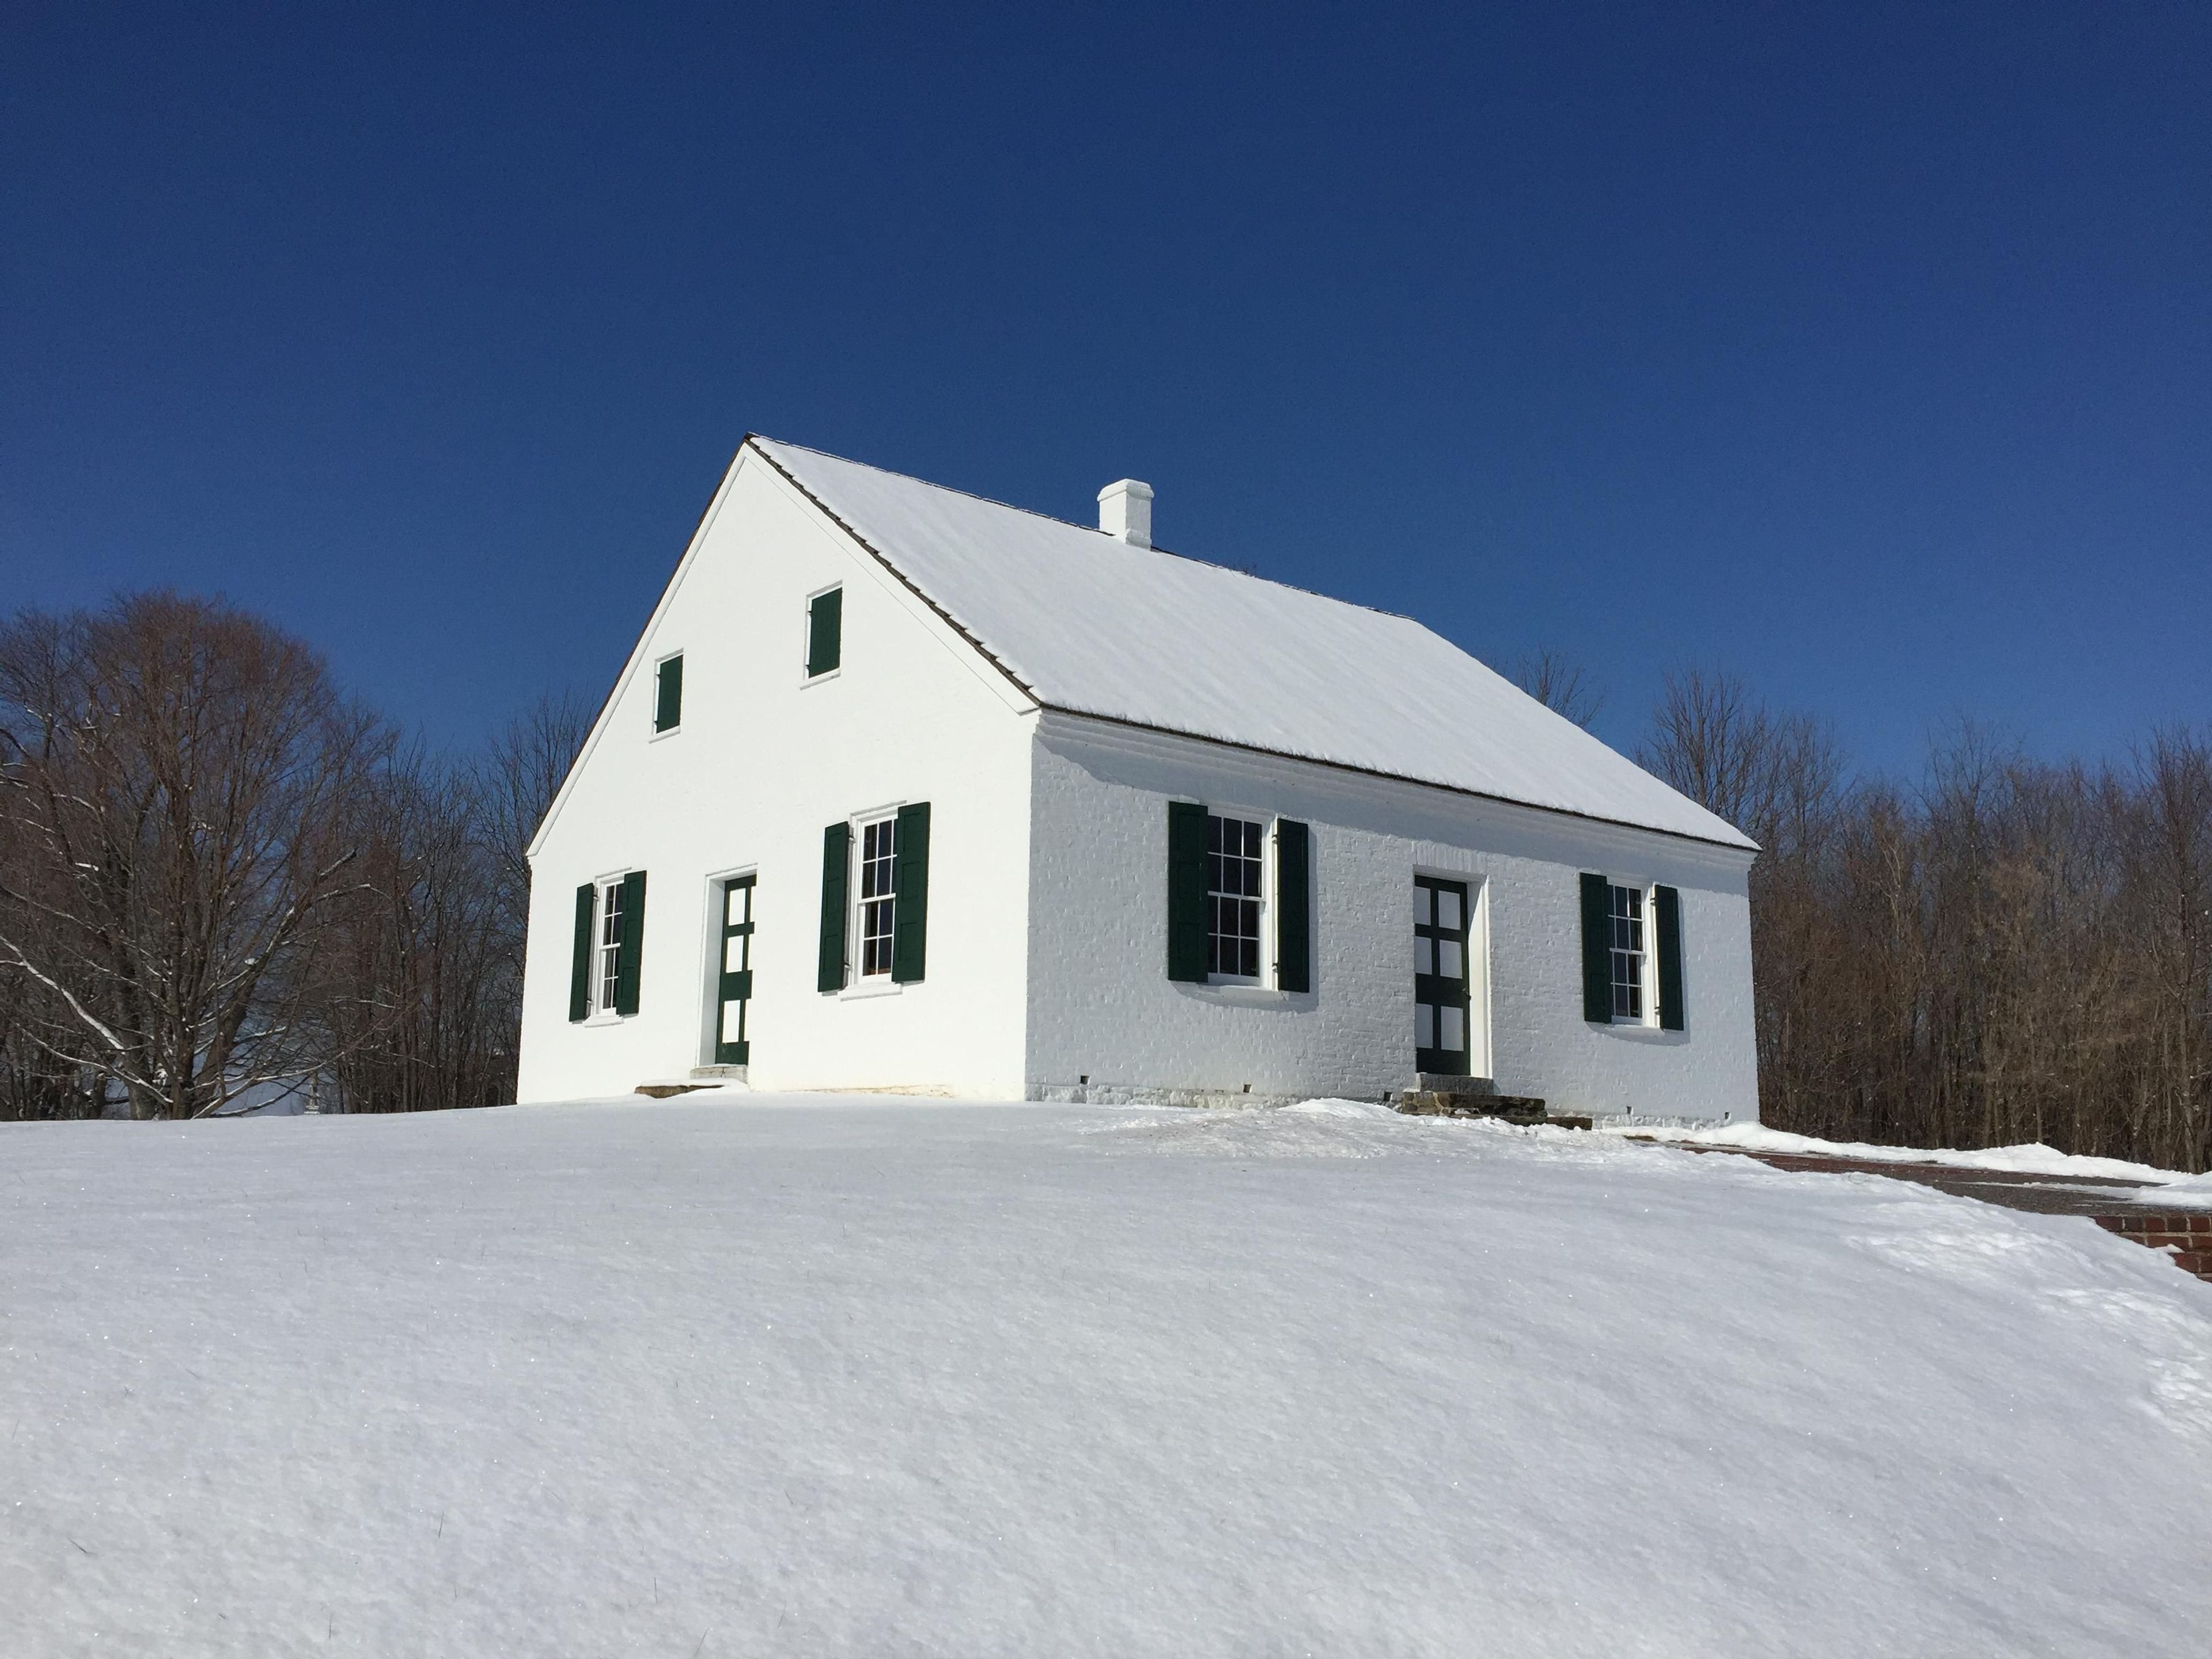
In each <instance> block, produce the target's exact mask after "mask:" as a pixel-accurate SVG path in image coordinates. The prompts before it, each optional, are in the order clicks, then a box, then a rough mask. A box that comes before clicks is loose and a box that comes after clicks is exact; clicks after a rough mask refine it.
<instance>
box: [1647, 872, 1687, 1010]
mask: <svg viewBox="0 0 2212 1659" xmlns="http://www.w3.org/2000/svg"><path fill="white" fill-rule="evenodd" d="M1651 913H1652V921H1654V922H1655V923H1656V925H1657V929H1658V933H1659V939H1658V945H1659V1024H1660V1028H1661V1029H1662V1030H1668V1031H1679V1030H1681V1029H1682V1015H1683V1007H1682V896H1681V894H1680V893H1679V892H1677V891H1675V890H1674V889H1673V888H1672V887H1655V888H1653V889H1652V890H1651Z"/></svg>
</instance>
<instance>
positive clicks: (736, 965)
mask: <svg viewBox="0 0 2212 1659" xmlns="http://www.w3.org/2000/svg"><path fill="white" fill-rule="evenodd" d="M717 992H718V1004H717V1006H716V1008H715V1010H714V1064H715V1065H717V1066H744V1065H746V1064H748V1063H749V1060H748V1057H749V1056H750V1054H751V1053H752V1043H751V1041H750V1038H749V1037H748V1036H746V1033H745V1011H746V1008H747V1006H748V1005H750V1003H751V1001H752V995H753V878H752V877H750V876H738V877H735V878H732V879H731V880H728V881H726V882H724V883H723V884H722V957H721V969H720V976H719V980H718V985H717Z"/></svg>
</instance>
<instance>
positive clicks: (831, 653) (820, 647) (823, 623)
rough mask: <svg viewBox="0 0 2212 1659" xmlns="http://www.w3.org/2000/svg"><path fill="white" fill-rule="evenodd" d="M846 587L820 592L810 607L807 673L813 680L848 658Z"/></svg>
mask: <svg viewBox="0 0 2212 1659" xmlns="http://www.w3.org/2000/svg"><path fill="white" fill-rule="evenodd" d="M844 635H845V590H844V589H843V588H842V587H833V588H831V589H830V590H829V592H827V593H817V594H816V595H815V596H814V598H813V599H812V600H811V602H810V603H809V604H808V605H807V607H806V673H807V678H810V679H811V678H813V677H814V676H815V675H817V674H826V673H828V672H829V671H830V670H831V669H833V668H835V667H836V666H837V665H838V664H839V663H840V662H842V661H843V660H844V650H845V638H844Z"/></svg>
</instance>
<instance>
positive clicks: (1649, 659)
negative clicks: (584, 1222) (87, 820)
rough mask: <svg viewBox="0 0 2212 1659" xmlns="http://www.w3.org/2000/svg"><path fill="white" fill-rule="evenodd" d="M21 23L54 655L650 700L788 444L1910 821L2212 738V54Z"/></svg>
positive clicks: (1452, 38)
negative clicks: (750, 461) (124, 602)
mask: <svg viewBox="0 0 2212 1659" xmlns="http://www.w3.org/2000/svg"><path fill="white" fill-rule="evenodd" d="M464 12H465V15H463V14H464ZM0 31H4V33H0V124H4V127H0V133H3V134H4V140H5V143H6V146H7V154H8V157H9V161H8V165H7V166H6V167H5V168H4V169H0V175H4V176H0V214H4V222H0V231H4V234H0V245H4V246H0V262H4V263H0V273H4V276H0V280H4V283H5V288H4V290H0V297H4V313H5V315H4V317H0V386H4V393H5V395H4V397H0V606H4V607H6V608H9V609H12V608H13V607H14V606H15V605H18V604H24V603H30V604H37V605H46V606H66V605H79V604H88V603H94V602H97V601H98V600H100V599H101V598H103V597H104V596H105V595H106V594H107V593H109V592H113V591H115V590H117V589H119V588H129V587H136V586H148V585H155V584H167V585H173V586H178V587H181V588H185V589H187V590H194V591H203V592H222V593H225V594H228V596H229V597H231V598H232V599H235V600H238V601H240V602H241V603H243V604H246V605H250V606H252V607H255V608H257V609H259V610H261V611H265V612H267V613H268V614H270V615H271V616H273V617H276V619H277V620H279V621H281V622H282V623H284V624H286V625H287V626H289V627H290V628H293V629H296V630H298V631H300V632H301V633H303V634H305V635H307V636H308V637H310V638H311V639H313V641H316V642H317V643H318V644H319V645H320V646H321V647H324V648H325V650H326V651H327V652H328V653H329V654H330V656H331V659H332V661H333V663H334V665H336V667H337V670H338V671H339V673H340V674H341V676H342V677H343V678H344V680H345V681H346V682H347V683H348V684H349V685H351V686H352V687H354V688H355V689H356V690H359V691H360V692H361V693H362V695H364V696H367V697H368V698H370V699H371V700H373V701H374V702H377V703H379V704H380V705H382V706H383V707H385V708H387V709H388V710H389V711H390V712H392V714H394V715H396V716H397V717H398V718H399V719H401V720H403V721H404V722H406V723H408V724H410V725H411V726H418V727H420V728H421V729H422V731H423V732H426V733H427V734H428V736H429V737H430V738H432V739H433V740H434V741H437V742H443V743H454V744H470V743H473V742H475V741H476V740H477V738H480V737H481V735H482V734H483V732H485V731H486V730H487V729H488V728H489V726H490V725H491V724H492V723H494V722H495V721H496V720H500V719H501V718H503V717H505V716H506V715H507V714H509V713H511V712H512V711H513V710H514V709H516V708H520V706H521V705H523V704H524V703H526V702H528V701H529V700H530V699H531V698H532V696H535V695H536V693H537V692H538V690H540V689H541V688H544V687H561V686H571V687H574V688H575V689H576V690H580V691H583V692H585V693H587V694H589V695H591V696H597V695H598V694H599V692H600V691H601V690H604V688H605V684H606V683H607V682H608V680H609V679H610V678H611V675H612V674H613V672H614V671H615V669H616V668H617V666H618V665H619V664H620V662H621V660H622V659H623V654H624V653H625V652H626V651H627V649H628V647H629V644H630V641H631V640H632V638H633V637H634V635H635V631H636V629H637V628H638V627H639V625H640V624H641V623H642V621H643V619H644V617H645V615H646V613H647V610H648V608H649V607H650V605H651V604H652V602H653V598H654V597H655V595H656V594H657V593H658V592H659V588H660V586H661V584H662V582H663V581H664V580H665V577H666V575H667V573H668V571H669V568H670V567H671V564H672V563H673V562H674V560H675V558H676V556H677V555H678V552H679V551H680V550H681V548H682V544H683V542H684V538H685V537H686V536H687V534H688V533H689V532H690V528H691V526H692V524H693V521H694V520H695V519H696V515H697V513H698V512H699V509H700V507H702V504H703V503H704V501H706V499H707V497H708V494H709V493H710V491H711V490H712V489H713V488H714V483H715V482H716V479H717V477H719V474H720V469H721V467H722V466H723V465H724V464H725V463H726V460H727V459H728V457H729V455H730V453H731V452H732V449H733V448H734V447H735V446H736V444H737V442H738V439H739V438H740V437H741V436H742V435H743V434H744V432H745V431H747V430H748V429H757V430H760V431H764V432H768V433H770V434H773V435H776V436H780V437H784V438H788V439H791V440H793V441H797V442H801V443H806V444H811V445H814V446H817V447H821V448H825V449H829V450H831V451H834V452H836V453H842V454H848V455H852V456H855V457H858V458H860V459H865V460H868V461H872V462H875V463H878V464H879V465H886V466H890V467H894V468H896V469H899V470H901V471H911V472H915V473H919V474H921V476H923V477H929V478H933V479H936V480H938V481H939V482H942V483H951V484H955V485H957V486H960V487H962V488H964V489H972V490H975V491H977V492H980V493H982V494H986V495H994V496H998V497H1000V498H1002V499H1005V500H1007V501H1015V502H1018V503H1020V504H1021V505H1024V506H1026V507H1036V508H1039V509H1042V510H1043V511H1047V512H1051V513H1059V514H1060V515H1062V516H1065V517H1069V518H1077V519H1087V518H1089V517H1090V516H1091V514H1092V513H1094V512H1095V507H1094V505H1093V498H1094V496H1095V495H1096V493H1097V489H1098V488H1099V486H1100V485H1101V484H1103V483H1106V482H1108V481H1109V480H1110V479H1113V478H1115V477H1121V476H1124V475H1132V476H1135V477H1143V478H1146V479H1148V480H1149V481H1150V482H1151V483H1152V484H1153V485H1154V486H1155V488H1156V489H1158V492H1159V499H1158V504H1157V507H1156V523H1155V528H1156V534H1157V536H1158V539H1159V541H1160V542H1161V543H1162V544H1164V545H1166V546H1170V547H1173V548H1175V549H1176V550H1181V551H1185V552H1189V553H1194V554H1196V555H1199V556H1203V557H1208V558H1212V559H1216V560H1218V561H1220V562H1226V563H1231V564H1237V565H1243V566H1245V567H1248V568H1252V569H1255V570H1257V571H1258V572H1260V573H1261V574H1266V575H1270V576H1275V577H1279V578H1280V579H1282V580H1288V581H1292V582H1297V583H1299V584H1301V585H1304V586H1310V587H1316V588H1319V589H1322V590H1323V591H1326V592H1333V593H1336V594H1340V595H1341V596H1343V597H1346V598H1348V599H1357V600H1360V601H1363V602H1364V603H1368V604H1370V605H1382V606H1385V607H1388V608H1389V609H1392V610H1395V611H1406V612H1408V613H1410V614H1413V615H1414V616H1417V617H1420V618H1421V619H1422V620H1423V621H1425V622H1426V623H1429V624H1430V625H1431V626H1432V627H1434V628H1436V629H1438V630H1439V631H1441V632H1442V633H1443V634H1445V635H1448V636H1449V637H1450V638H1452V639H1454V640H1455V641H1458V642H1460V643H1461V644H1462V645H1464V646H1465V647H1468V649H1469V650H1472V651H1474V652H1475V653H1477V654H1478V655H1480V656H1482V657H1484V658H1485V659H1486V660H1489V661H1492V662H1493V663H1498V664H1501V665H1510V662H1511V661H1512V660H1513V659H1516V657H1518V656H1519V655H1521V654H1522V653H1524V652H1527V651H1529V650H1532V649H1534V648H1537V647H1545V646H1549V647H1555V648H1557V649H1558V650H1559V651H1561V652H1563V653H1565V654H1566V655H1567V656H1568V657H1570V658H1571V659H1573V660H1575V661H1577V662H1578V663H1580V664H1582V665H1583V666H1584V667H1585V668H1586V670H1587V671H1589V673H1590V675H1591V676H1592V677H1593V678H1594V679H1595V681H1596V683H1597V684H1599V685H1600V687H1601V689H1602V690H1604V691H1605V692H1606V693H1607V699H1608V701H1607V707H1606V709H1605V712H1604V714H1603V715H1602V717H1601V720H1600V721H1599V730H1600V732H1601V735H1604V736H1606V737H1607V738H1609V739H1611V740H1612V741H1613V742H1615V743H1616V744H1620V745H1621V746H1623V747H1627V746H1631V745H1632V744H1633V743H1634V741H1635V739H1636V738H1637V737H1638V734H1639V733H1640V732H1641V731H1642V729H1643V726H1644V719H1645V715H1646V713H1647V711H1648V709H1649V707H1650V700H1651V697H1652V695H1653V693H1654V691H1655V690H1656V685H1657V684H1658V680H1659V677H1660V675H1661V673H1662V671H1663V670H1665V669H1666V668H1667V667H1668V665H1673V664H1676V663H1680V662H1685V661H1692V660H1694V661H1699V662H1702V663H1705V664H1710V665H1721V666H1725V667H1728V668H1730V669H1733V670H1735V671H1738V672H1740V673H1741V674H1743V675H1744V676H1746V677H1747V678H1748V679H1749V680H1750V681H1751V682H1752V683H1753V685H1754V686H1756V687H1757V688H1758V689H1759V690H1761V691H1763V692H1764V693H1765V695H1766V696H1769V697H1770V698H1771V700H1773V701H1774V702H1776V703H1777V704H1778V705H1780V706H1782V707H1784V708H1792V709H1804V710H1808V711H1811V712H1814V713H1819V714H1827V715H1831V716H1832V717H1833V718H1834V719H1835V720H1836V722H1837V724H1838V730H1839V732H1840V733H1841V735H1842V737H1843V738H1844V741H1845V743H1846V744H1847V745H1848V746H1849V747H1850V749H1851V750H1852V751H1853V752H1854V753H1855V754H1856V755H1857V757H1859V758H1860V759H1862V760H1863V762H1865V763H1868V764H1869V765H1873V766H1878V767H1887V768H1893V769H1903V768H1907V767H1910V766H1911V765H1912V764H1913V763H1914V761H1915V759H1916V757H1917V755H1918V753H1919V750H1920V748H1921V745H1922V744H1923V739H1924V737H1925V734H1926V732H1928V730H1929V727H1930V726H1931V724H1933V723H1935V722H1937V721H1941V720H1944V719H1946V718H1948V717H1949V716H1953V715H1956V714H1969V715H1972V716H1974V717H1977V718H1979V719H1983V720H1990V721H1993V722H1996V723H1997V724H1998V725H1999V726H2002V727H2005V728H2008V729H2009V730H2010V731H2012V732H2015V733H2016V734H2017V735H2018V736H2019V737H2020V738H2021V739H2022V740H2023V741H2024V742H2025V743H2026V744H2027V745H2028V747H2029V748H2030V749H2032V750H2035V751H2037V752H2039V753H2045V754H2051V755H2058V754H2065V753H2073V752H2079V753H2082V754H2087V755H2102V754H2110V753H2118V752H2120V751H2121V750H2124V746H2125V745H2126V744H2127V743H2128V742H2129V741H2130V739H2132V738H2136V737H2137V736H2139V735H2140V734H2141V733H2142V732H2143V731H2144V730H2146V729H2147V728H2148V726H2150V725H2151V724H2153V723H2154V722H2157V721H2161V720H2177V719H2179V720H2191V721H2198V720H2206V719H2208V718H2212V647H2208V644H2207V640H2206V632H2207V618H2208V617H2212V276H2208V272H2212V194H2208V188H2207V180H2208V179H2212V99H2208V98H2207V96H2206V95H2205V92H2204V87H2205V85H2206V81H2207V73H2208V70H2212V9H2208V8H2205V7H2203V6H2201V5H2192V6H2170V7H2168V6H2156V5H2148V6H2110V5H2106V6H2081V7H2073V8H2051V9H2045V8H2039V7H2035V6H2032V5H2021V4H2015V5H2008V6H2004V7H2000V8H1989V9H1983V8H1978V7H1972V6H1945V7H1928V6H1925V5H1909V6H1898V7H1886V6H1881V5H1853V6H1849V7H1841V6H1838V7H1832V8H1827V9H1820V10H1818V11H1816V9H1813V8H1803V7H1780V6H1752V5H1746V6H1735V7H1696V6H1653V7H1637V6H1632V5H1606V6H1594V7H1577V6H1574V5H1562V4H1548V5H1532V6H1526V7H1496V8H1486V9H1484V8H1468V7H1437V8H1419V9H1402V10H1401V9H1388V8H1383V7H1378V6H1374V5H1362V6H1356V7H1355V6H1344V7H1324V8H1314V9H1302V10H1296V11H1292V10H1290V9H1285V8H1280V7H1250V8H1238V7H1231V6H1218V7H1212V8H1170V9H1160V10H1158V11H1147V10H1144V9H1135V8H1114V9H1104V8H1075V7H1068V8H1045V7H1020V8H1010V9H1006V11H1003V12H991V11H987V10H983V9H945V8H942V7H930V8H921V7H914V8H897V9H888V8H887V9H864V8H850V7H838V8H825V9H819V10H816V9H807V8H787V7H739V6H727V5H726V6H700V7H668V6H655V5H650V4H634V5H628V6H624V7H621V8H609V9H605V10H604V11H599V12H596V13H590V12H581V11H577V12H566V11H562V10H561V9H558V8H552V7H539V8H531V9H516V10H513V11H512V12H507V13H503V14H501V13H495V12H493V11H490V10H484V9H462V8H452V7H425V8H422V9H410V8H403V7H394V6H386V7H374V6H365V7H360V8H349V9H340V8H336V7H326V6H313V7H301V6H283V7H277V6H270V7H262V8H244V7H241V8H235V9H219V8H211V7H210V8H182V9H172V8H163V9H151V10H147V11H144V12H134V11H133V10H132V9H130V8H127V7H99V8H93V7H84V6H80V5H60V4H49V3H44V0H27V3H26V0H18V3H17V4H15V5H14V6H12V7H10V8H9V9H8V10H7V13H6V20H5V21H4V23H0ZM732 638H733V640H734V641H740V642H741V641H742V640H743V638H744V619H742V618H733V619H732Z"/></svg>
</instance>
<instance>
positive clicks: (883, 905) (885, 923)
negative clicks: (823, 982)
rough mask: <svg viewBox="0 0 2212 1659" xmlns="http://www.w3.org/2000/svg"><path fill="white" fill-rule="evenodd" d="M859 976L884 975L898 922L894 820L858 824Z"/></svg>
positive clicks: (889, 965)
mask: <svg viewBox="0 0 2212 1659" xmlns="http://www.w3.org/2000/svg"><path fill="white" fill-rule="evenodd" d="M858 885H859V889H860V903H859V905H858V906H857V907H856V908H857V910H858V914H859V918H860V939H859V945H860V949H859V951H857V953H856V954H857V955H858V956H859V957H860V977H861V978H862V979H863V980H867V979H878V978H888V977H889V976H890V971H891V945H892V942H893V939H895V937H896V929H897V924H898V915H897V912H898V819H897V818H896V817H883V818H877V819H874V820H873V821H872V822H870V823H863V824H862V825H860V881H859V884H858Z"/></svg>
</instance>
